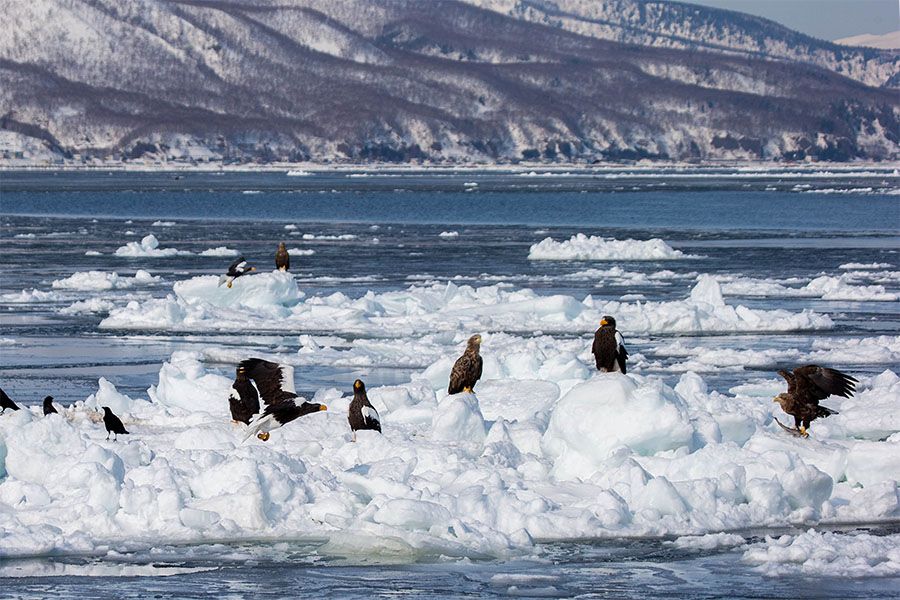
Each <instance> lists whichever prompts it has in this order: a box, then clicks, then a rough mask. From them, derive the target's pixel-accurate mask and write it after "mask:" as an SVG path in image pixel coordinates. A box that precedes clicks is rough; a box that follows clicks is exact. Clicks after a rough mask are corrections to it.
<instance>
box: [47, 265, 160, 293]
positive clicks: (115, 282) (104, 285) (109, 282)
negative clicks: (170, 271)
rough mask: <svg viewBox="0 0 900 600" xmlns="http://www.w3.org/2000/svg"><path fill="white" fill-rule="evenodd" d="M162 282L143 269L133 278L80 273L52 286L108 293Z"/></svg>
mask: <svg viewBox="0 0 900 600" xmlns="http://www.w3.org/2000/svg"><path fill="white" fill-rule="evenodd" d="M160 280H161V278H160V277H158V276H153V275H151V274H150V273H149V272H147V271H144V270H143V269H140V270H138V271H137V272H136V273H135V274H134V276H133V277H128V276H126V275H119V274H118V273H115V272H105V271H79V272H76V273H73V274H72V275H71V276H69V277H66V278H65V279H57V280H55V281H54V282H53V283H52V284H51V286H52V287H53V288H54V289H61V290H77V291H106V290H121V289H128V288H132V287H136V286H142V285H151V284H154V283H159V281H160Z"/></svg>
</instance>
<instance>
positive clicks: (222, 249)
mask: <svg viewBox="0 0 900 600" xmlns="http://www.w3.org/2000/svg"><path fill="white" fill-rule="evenodd" d="M238 254H240V253H239V252H238V251H237V250H234V249H232V248H229V247H228V246H216V247H215V248H207V249H206V250H204V251H203V252H201V253H200V256H237V255H238Z"/></svg>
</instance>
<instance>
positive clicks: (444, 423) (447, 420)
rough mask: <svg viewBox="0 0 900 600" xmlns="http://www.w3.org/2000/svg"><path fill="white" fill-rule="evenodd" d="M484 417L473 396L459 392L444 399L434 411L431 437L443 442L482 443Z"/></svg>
mask: <svg viewBox="0 0 900 600" xmlns="http://www.w3.org/2000/svg"><path fill="white" fill-rule="evenodd" d="M486 433H487V432H486V430H485V423H484V416H483V415H482V414H481V408H480V407H479V405H478V398H477V397H476V396H475V394H471V393H468V392H461V393H459V394H452V395H449V396H447V397H446V398H444V399H443V400H441V401H440V403H439V404H438V405H437V408H436V409H435V410H434V418H433V420H432V423H431V437H432V439H434V440H440V441H445V442H462V443H466V442H472V443H476V444H480V443H482V442H484V437H485V435H486Z"/></svg>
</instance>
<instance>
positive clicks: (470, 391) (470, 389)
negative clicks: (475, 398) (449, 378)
mask: <svg viewBox="0 0 900 600" xmlns="http://www.w3.org/2000/svg"><path fill="white" fill-rule="evenodd" d="M463 392H465V393H466V394H471V393H472V388H470V387H469V386H465V387H463Z"/></svg>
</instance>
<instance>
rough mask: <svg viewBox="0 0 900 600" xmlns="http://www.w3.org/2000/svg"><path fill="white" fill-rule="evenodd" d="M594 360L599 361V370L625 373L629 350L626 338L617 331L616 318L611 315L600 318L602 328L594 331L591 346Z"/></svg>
mask: <svg viewBox="0 0 900 600" xmlns="http://www.w3.org/2000/svg"><path fill="white" fill-rule="evenodd" d="M591 352H592V353H593V354H594V360H595V361H596V362H597V370H598V371H603V372H605V373H612V372H614V371H619V372H621V373H622V374H625V373H626V372H627V371H626V367H625V359H627V358H628V351H627V350H625V338H623V337H622V334H621V333H619V332H618V331H616V320H615V319H613V318H612V317H610V316H605V317H603V318H602V319H600V329H598V330H597V331H596V332H594V344H593V346H591Z"/></svg>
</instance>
